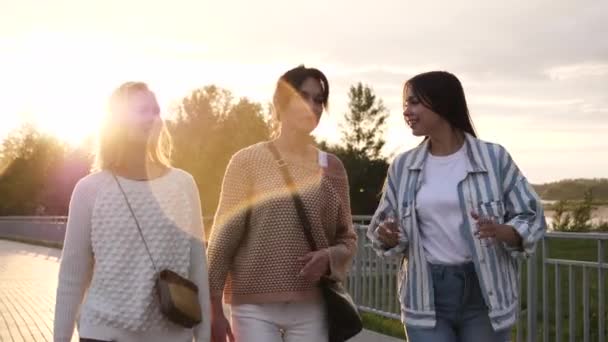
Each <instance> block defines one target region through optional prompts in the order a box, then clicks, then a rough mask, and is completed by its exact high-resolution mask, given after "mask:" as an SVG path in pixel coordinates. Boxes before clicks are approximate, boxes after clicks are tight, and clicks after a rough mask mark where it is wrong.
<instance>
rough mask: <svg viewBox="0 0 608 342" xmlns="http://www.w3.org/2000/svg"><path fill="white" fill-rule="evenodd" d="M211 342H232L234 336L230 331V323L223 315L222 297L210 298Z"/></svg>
mask: <svg viewBox="0 0 608 342" xmlns="http://www.w3.org/2000/svg"><path fill="white" fill-rule="evenodd" d="M211 308H212V309H211V341H212V342H226V338H228V341H229V342H234V341H235V339H234V335H233V334H232V329H230V323H228V320H227V319H226V316H225V315H224V306H223V305H222V297H217V298H211Z"/></svg>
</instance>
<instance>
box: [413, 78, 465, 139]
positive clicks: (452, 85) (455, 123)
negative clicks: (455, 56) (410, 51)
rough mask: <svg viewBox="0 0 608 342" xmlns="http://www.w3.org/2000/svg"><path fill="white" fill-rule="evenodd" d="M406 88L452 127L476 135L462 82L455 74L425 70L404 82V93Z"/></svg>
mask: <svg viewBox="0 0 608 342" xmlns="http://www.w3.org/2000/svg"><path fill="white" fill-rule="evenodd" d="M406 89H410V90H411V91H412V93H413V94H414V95H415V96H416V97H417V98H418V99H419V100H420V101H421V102H422V104H423V105H424V106H425V107H427V108H429V109H430V110H432V111H433V112H435V113H437V114H439V115H440V116H441V117H442V118H444V119H445V120H447V121H448V122H449V123H450V125H451V126H452V127H453V128H456V129H459V130H461V131H463V132H467V133H469V134H471V135H472V136H474V137H477V134H476V133H475V128H474V127H473V122H472V121H471V116H470V115H469V108H468V107H467V100H466V98H465V96H464V90H463V89H462V84H461V83H460V81H459V80H458V78H457V77H456V76H454V75H453V74H451V73H449V72H446V71H430V72H425V73H422V74H418V75H416V76H414V77H412V78H411V79H409V80H408V81H407V82H405V86H404V89H403V90H404V92H403V93H404V94H405V90H406ZM404 96H405V95H404Z"/></svg>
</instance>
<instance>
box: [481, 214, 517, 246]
mask: <svg viewBox="0 0 608 342" xmlns="http://www.w3.org/2000/svg"><path fill="white" fill-rule="evenodd" d="M471 216H472V217H473V219H474V220H475V221H477V232H475V235H476V236H477V237H478V238H479V239H496V240H497V241H501V242H505V243H506V244H508V245H509V246H511V247H521V245H522V242H521V236H520V235H519V233H518V232H517V231H516V230H515V228H513V227H512V226H509V225H506V224H498V223H496V221H495V220H493V219H491V218H486V217H481V216H479V214H477V213H471Z"/></svg>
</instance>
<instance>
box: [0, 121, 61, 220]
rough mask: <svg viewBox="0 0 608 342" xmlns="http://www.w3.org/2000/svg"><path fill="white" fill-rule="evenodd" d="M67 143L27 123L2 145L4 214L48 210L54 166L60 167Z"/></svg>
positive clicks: (0, 184) (1, 212) (0, 200)
mask: <svg viewBox="0 0 608 342" xmlns="http://www.w3.org/2000/svg"><path fill="white" fill-rule="evenodd" d="M65 151H66V146H65V145H64V144H62V143H60V142H59V141H58V140H57V139H55V138H53V137H51V136H49V135H46V134H42V133H40V132H38V131H36V130H35V129H34V128H33V127H32V126H24V127H22V128H21V129H19V130H16V131H15V132H13V133H12V134H11V135H9V137H7V138H6V139H5V140H4V141H3V142H2V145H1V147H0V160H2V165H4V167H3V171H2V174H0V194H1V195H0V215H32V214H36V213H40V214H42V213H46V207H47V206H48V204H49V203H48V202H45V198H46V195H47V194H48V193H49V192H50V190H51V188H52V186H53V182H52V181H51V180H52V175H53V174H54V170H57V169H59V168H60V166H61V164H62V162H63V159H64V154H65Z"/></svg>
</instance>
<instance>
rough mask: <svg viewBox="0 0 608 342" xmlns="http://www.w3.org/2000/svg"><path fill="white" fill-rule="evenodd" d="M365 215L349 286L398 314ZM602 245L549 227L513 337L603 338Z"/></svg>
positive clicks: (393, 278) (378, 310) (46, 234)
mask: <svg viewBox="0 0 608 342" xmlns="http://www.w3.org/2000/svg"><path fill="white" fill-rule="evenodd" d="M369 220H370V217H369V216H354V217H353V222H354V223H355V227H356V231H357V235H358V238H359V239H358V247H359V249H358V253H357V255H356V256H355V259H354V261H353V267H352V271H351V273H350V274H349V275H348V279H347V288H348V290H349V291H350V293H351V294H352V296H353V298H354V300H355V302H356V303H357V304H358V305H359V307H360V309H361V311H364V312H371V313H375V314H378V315H381V316H384V317H388V318H393V319H400V307H399V302H398V297H397V293H396V292H397V273H398V269H399V267H400V260H399V259H398V258H394V259H387V258H380V257H378V256H377V254H376V253H375V252H374V251H373V250H372V248H371V246H370V242H369V240H368V239H367V237H366V236H365V234H366V230H367V224H369ZM65 223H66V218H65V217H61V216H58V217H45V216H26V217H20V216H5V217H0V237H9V238H25V239H38V240H44V241H53V242H59V243H60V242H62V241H63V237H64V234H65ZM607 245H608V233H563V232H548V233H547V234H546V236H545V238H544V239H543V240H542V241H541V242H540V243H539V246H538V248H537V251H536V253H535V254H534V255H532V256H531V257H530V258H528V259H526V260H519V261H518V267H519V289H518V290H519V294H520V295H519V297H520V303H519V308H518V320H517V323H516V327H515V330H514V334H515V339H516V341H518V342H520V341H528V342H533V341H543V342H548V341H557V342H561V341H570V342H574V341H576V342H579V341H585V342H587V341H598V342H608V339H607V337H606V336H607V335H608V331H607V330H608V326H607V322H606V321H607V320H608V311H607V310H608V306H607V305H606V297H607V296H608V284H607V282H606V274H607V273H608V259H607V257H608V256H607V253H606V249H607ZM565 303H567V310H566V307H565V306H564V305H566V304H565ZM579 303H580V304H579ZM539 308H540V309H541V310H539ZM565 321H566V322H567V324H564V322H565Z"/></svg>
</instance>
